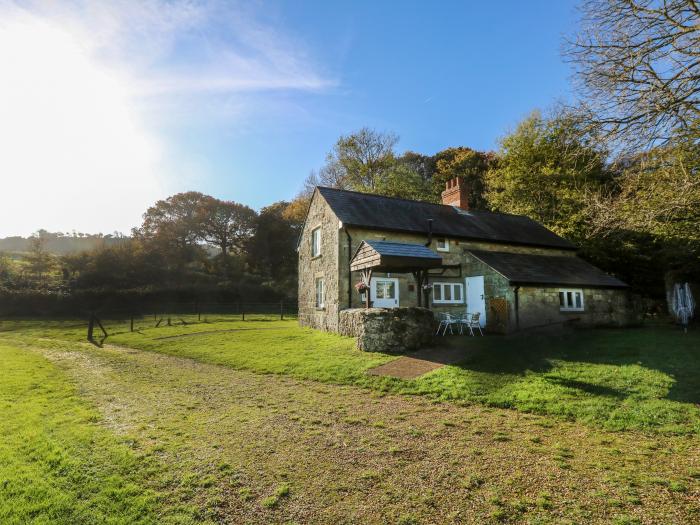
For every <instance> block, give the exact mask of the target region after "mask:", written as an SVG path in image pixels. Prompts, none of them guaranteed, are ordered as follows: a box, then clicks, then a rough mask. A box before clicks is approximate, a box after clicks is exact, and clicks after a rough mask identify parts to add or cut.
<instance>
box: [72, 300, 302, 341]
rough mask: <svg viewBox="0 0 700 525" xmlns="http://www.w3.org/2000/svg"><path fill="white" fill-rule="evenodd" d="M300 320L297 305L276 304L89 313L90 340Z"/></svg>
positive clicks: (178, 305) (177, 305)
mask: <svg viewBox="0 0 700 525" xmlns="http://www.w3.org/2000/svg"><path fill="white" fill-rule="evenodd" d="M296 318H297V305H296V303H290V302H284V301H281V302H276V303H250V302H237V303H169V304H160V305H150V306H144V307H142V308H127V309H119V310H114V309H95V310H92V311H90V312H88V314H87V319H86V322H87V339H88V340H91V341H92V340H95V339H102V338H105V337H108V336H110V335H115V334H118V333H125V332H138V331H141V330H144V329H152V328H164V327H168V326H187V325H192V324H202V323H206V324H214V323H223V322H232V321H276V320H277V321H279V320H285V319H286V320H291V319H296Z"/></svg>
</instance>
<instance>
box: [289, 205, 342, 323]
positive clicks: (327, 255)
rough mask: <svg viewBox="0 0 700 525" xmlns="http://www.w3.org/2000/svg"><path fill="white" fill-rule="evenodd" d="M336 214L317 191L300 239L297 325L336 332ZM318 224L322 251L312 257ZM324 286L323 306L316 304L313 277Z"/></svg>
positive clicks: (337, 232) (337, 222) (337, 223)
mask: <svg viewBox="0 0 700 525" xmlns="http://www.w3.org/2000/svg"><path fill="white" fill-rule="evenodd" d="M338 225H339V221H338V217H337V216H336V215H335V213H333V210H331V208H330V206H328V203H327V202H326V200H325V199H324V198H323V197H322V196H321V195H320V193H318V191H316V192H315V193H314V196H313V198H312V200H311V205H310V207H309V213H308V215H307V217H306V223H305V224H304V229H303V231H302V234H301V239H300V241H299V248H298V249H299V254H298V261H299V274H298V275H299V289H298V294H299V295H298V297H299V324H300V325H301V326H308V327H311V328H316V329H319V330H325V331H331V332H337V331H338V309H339V308H338V237H339V230H338ZM319 226H320V227H321V254H320V255H319V256H318V257H312V256H311V232H312V231H313V230H314V229H316V228H317V227H319ZM319 277H322V278H323V280H324V283H325V288H326V300H325V305H324V307H323V308H317V307H316V279H317V278H319Z"/></svg>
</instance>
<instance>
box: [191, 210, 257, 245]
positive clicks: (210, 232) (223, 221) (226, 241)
mask: <svg viewBox="0 0 700 525" xmlns="http://www.w3.org/2000/svg"><path fill="white" fill-rule="evenodd" d="M199 214H200V217H201V235H202V239H203V240H205V241H206V242H208V243H210V244H213V245H214V246H217V247H218V248H219V249H220V250H221V254H222V255H223V256H224V258H225V257H226V256H227V255H228V253H229V250H230V249H231V248H236V249H238V250H242V249H243V248H244V246H245V243H246V241H247V240H248V239H250V237H251V236H252V234H253V231H254V228H255V219H256V216H257V214H256V213H255V210H253V209H251V208H249V207H248V206H245V205H243V204H238V203H237V202H233V201H222V200H219V199H215V198H214V197H208V196H207V197H204V198H203V199H202V203H201V208H200V210H199Z"/></svg>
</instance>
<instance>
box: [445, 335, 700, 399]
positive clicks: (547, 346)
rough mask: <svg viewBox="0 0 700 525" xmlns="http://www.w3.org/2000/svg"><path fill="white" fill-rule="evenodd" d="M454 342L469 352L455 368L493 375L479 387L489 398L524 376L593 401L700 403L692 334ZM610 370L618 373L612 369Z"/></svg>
mask: <svg viewBox="0 0 700 525" xmlns="http://www.w3.org/2000/svg"><path fill="white" fill-rule="evenodd" d="M455 344H465V345H468V346H469V347H470V354H469V356H468V357H467V359H465V360H463V361H461V362H460V363H459V364H457V365H456V366H457V367H459V368H461V369H462V370H465V371H470V372H474V373H476V374H480V375H481V374H485V375H490V376H492V377H491V379H490V380H489V381H487V382H484V383H482V384H481V385H480V387H481V388H482V389H483V388H487V389H488V390H490V391H491V393H493V392H495V391H497V390H500V389H502V388H504V387H506V386H508V385H509V384H511V383H517V382H521V381H522V380H523V378H524V377H525V376H526V375H528V374H537V375H542V376H543V379H544V380H546V382H548V383H549V384H553V385H557V386H560V387H563V388H570V389H575V390H579V391H582V392H585V393H587V394H591V395H594V396H604V397H608V398H616V399H618V400H624V399H626V398H628V397H629V396H631V395H634V396H636V397H637V398H648V399H668V400H671V401H677V402H681V403H691V404H695V405H697V404H699V403H700V332H699V331H697V330H694V331H689V332H688V333H687V334H686V333H683V332H682V331H681V330H677V329H675V328H673V327H668V326H654V327H645V328H634V329H594V330H570V331H566V332H562V333H560V334H548V335H542V334H538V335H535V334H532V335H522V336H518V337H496V336H493V337H485V338H483V339H481V338H475V339H469V340H468V341H467V342H466V343H460V342H450V343H449V345H450V346H454V345H455ZM598 365H603V366H598ZM608 366H613V367H621V368H620V369H619V370H610V369H609V368H607V367H608ZM622 367H634V368H633V369H624V368H622ZM623 372H625V373H626V374H627V375H625V373H623ZM655 372H659V373H661V374H662V376H659V374H657V373H655ZM485 393H486V394H488V393H489V392H485Z"/></svg>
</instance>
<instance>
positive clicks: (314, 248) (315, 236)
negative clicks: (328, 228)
mask: <svg viewBox="0 0 700 525" xmlns="http://www.w3.org/2000/svg"><path fill="white" fill-rule="evenodd" d="M319 255H321V227H320V226H319V227H318V228H315V229H314V230H312V231H311V257H318V256H319Z"/></svg>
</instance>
